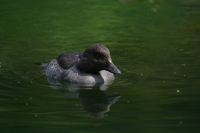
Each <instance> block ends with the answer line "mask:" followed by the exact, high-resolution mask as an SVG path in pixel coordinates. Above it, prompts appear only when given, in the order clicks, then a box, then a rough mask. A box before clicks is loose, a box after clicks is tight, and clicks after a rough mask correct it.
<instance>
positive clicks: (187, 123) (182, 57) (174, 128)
mask: <svg viewBox="0 0 200 133" xmlns="http://www.w3.org/2000/svg"><path fill="white" fill-rule="evenodd" d="M0 3H1V4H0V10H1V11H0V16H1V17H0V47H1V49H0V75H1V76H0V112H1V113H0V123H1V124H0V132H2V133H14V132H16V133H18V132H20V133H23V132H43V133H44V132H48V133H49V132H56V133H59V132H67V133H70V132H119V133H121V132H136V133H147V132H148V133H149V132H150V133H151V132H152V133H155V132H158V133H160V132H162V133H165V132H166V133H168V132H174V133H179V132H180V133H184V132H185V133H187V132H193V133H194V132H198V131H199V129H200V128H199V125H200V122H199V120H200V113H199V112H200V107H199V105H200V104H199V102H200V97H199V95H200V90H199V88H200V83H199V80H200V76H199V75H200V54H199V53H200V45H199V42H200V38H199V31H200V17H199V14H200V10H199V6H200V2H199V1H198V0H192V1H191V0H182V1H179V0H177V1H175V2H174V1H172V0H135V1H134V0H111V1H106V0H101V1H97V0H81V1H80V0H76V1H72V0H69V1H64V0H60V1H55V0H48V1H47V0H43V1H38V0H35V1H26V0H18V1H14V0H9V1H8V0H0ZM97 43H101V44H104V45H106V46H107V47H108V48H109V49H110V51H111V56H112V59H113V62H114V63H115V65H116V66H117V67H118V68H119V69H120V70H121V71H122V74H121V75H116V80H115V81H114V83H113V84H111V85H109V86H83V85H71V84H67V85H66V84H65V85H62V86H59V85H58V86H57V85H52V84H50V83H49V82H48V81H47V78H46V77H45V76H44V75H43V74H42V69H43V68H42V67H41V66H39V65H38V63H41V62H44V61H49V60H51V59H54V58H56V57H57V56H58V55H59V54H61V53H65V52H71V51H83V50H85V49H86V48H87V47H88V46H90V45H93V44H97Z"/></svg>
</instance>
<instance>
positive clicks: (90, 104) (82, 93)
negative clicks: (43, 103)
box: [47, 77, 120, 118]
mask: <svg viewBox="0 0 200 133" xmlns="http://www.w3.org/2000/svg"><path fill="white" fill-rule="evenodd" d="M47 80H48V82H49V83H50V84H52V86H51V87H52V88H54V89H59V90H60V91H61V92H62V93H63V94H64V97H67V98H79V99H80V102H81V104H82V105H83V107H84V109H85V111H87V112H89V115H90V116H91V117H95V118H103V117H105V116H106V114H105V113H106V112H109V111H110V106H111V105H112V104H114V103H115V102H116V101H117V100H118V99H119V98H120V95H119V94H111V95H108V94H106V93H104V92H103V90H106V89H107V88H108V86H109V85H110V84H111V83H110V84H101V85H92V84H87V85H85V84H84V85H83V84H72V83H67V82H64V81H60V80H56V79H55V78H51V77H47Z"/></svg>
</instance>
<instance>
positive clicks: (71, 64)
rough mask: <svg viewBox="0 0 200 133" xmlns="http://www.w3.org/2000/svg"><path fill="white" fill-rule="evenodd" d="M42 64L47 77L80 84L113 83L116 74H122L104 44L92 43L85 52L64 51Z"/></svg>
mask: <svg viewBox="0 0 200 133" xmlns="http://www.w3.org/2000/svg"><path fill="white" fill-rule="evenodd" d="M42 66H44V67H45V68H44V70H43V72H44V73H45V74H46V76H47V77H52V78H55V79H58V80H62V81H67V82H70V83H78V84H104V83H111V82H113V81H114V79H115V77H114V74H121V71H120V70H119V69H118V68H117V67H116V66H115V65H114V63H113V62H112V59H111V56H110V51H109V49H108V48H107V47H106V46H104V45H102V44H95V45H92V46H90V47H88V48H87V49H86V50H85V51H84V52H83V51H75V52H69V53H63V54H61V55H59V56H58V57H57V58H56V59H53V60H51V61H50V62H48V63H45V64H43V65H42Z"/></svg>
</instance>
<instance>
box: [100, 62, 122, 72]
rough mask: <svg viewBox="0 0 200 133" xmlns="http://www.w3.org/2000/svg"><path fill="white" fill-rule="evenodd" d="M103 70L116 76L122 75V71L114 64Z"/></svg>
mask: <svg viewBox="0 0 200 133" xmlns="http://www.w3.org/2000/svg"><path fill="white" fill-rule="evenodd" d="M103 69H104V70H107V71H109V72H111V73H114V74H121V71H120V70H119V69H118V68H117V67H116V66H115V65H114V64H113V63H110V64H109V66H108V67H104V68H103Z"/></svg>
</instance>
